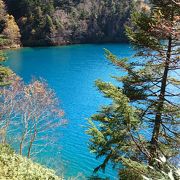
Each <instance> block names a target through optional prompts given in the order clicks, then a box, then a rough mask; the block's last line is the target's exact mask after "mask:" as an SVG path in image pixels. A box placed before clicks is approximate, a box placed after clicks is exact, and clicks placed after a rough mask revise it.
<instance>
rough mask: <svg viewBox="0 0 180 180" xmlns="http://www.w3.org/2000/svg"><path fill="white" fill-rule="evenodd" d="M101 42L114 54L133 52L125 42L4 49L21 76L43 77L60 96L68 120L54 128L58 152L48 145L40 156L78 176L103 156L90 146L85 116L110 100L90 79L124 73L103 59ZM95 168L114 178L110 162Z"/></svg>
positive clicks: (108, 78)
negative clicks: (58, 127)
mask: <svg viewBox="0 0 180 180" xmlns="http://www.w3.org/2000/svg"><path fill="white" fill-rule="evenodd" d="M103 48H107V49H109V50H110V51H112V52H113V53H114V54H116V55H118V57H127V56H131V55H132V53H133V50H132V49H131V47H130V45H129V44H101V45H94V44H91V45H88V44H87V45H72V46H61V47H49V48H23V49H19V50H9V51H7V53H8V57H9V59H8V61H7V64H8V66H9V67H11V68H12V69H13V70H14V71H15V72H16V73H17V74H18V75H19V76H21V77H22V78H23V79H24V81H25V82H29V81H30V80H31V78H32V77H37V78H38V77H42V78H43V79H46V80H47V82H48V84H49V86H50V87H51V88H53V89H54V91H55V92H56V94H57V96H58V98H59V99H60V101H61V108H63V109H64V111H65V117H66V119H67V120H68V125H67V126H66V127H63V128H60V129H59V130H58V132H57V133H60V134H61V138H60V139H59V145H60V146H61V153H60V154H57V153H55V150H54V153H53V150H52V151H51V153H48V152H47V153H44V154H42V155H41V156H40V157H41V158H42V159H44V160H45V159H50V158H51V157H52V158H53V160H52V161H53V162H54V161H55V160H57V164H58V162H59V168H62V167H63V172H65V176H66V177H69V176H76V175H77V174H78V173H82V174H83V175H84V176H86V177H88V176H90V175H92V171H93V168H95V167H96V166H97V165H98V164H99V163H100V162H101V160H96V159H95V156H94V155H93V154H91V153H90V152H89V150H88V136H87V135H86V134H85V131H86V129H87V128H86V127H87V118H89V117H90V116H91V115H92V114H94V113H96V112H97V111H98V109H100V106H101V105H104V104H107V103H110V102H109V101H108V100H107V99H105V98H104V97H103V96H102V94H101V93H100V92H98V90H97V88H96V87H95V85H94V81H95V80H96V79H102V80H104V81H108V82H114V80H113V79H112V78H111V75H121V74H122V72H121V71H120V70H118V69H116V67H114V66H113V65H112V64H111V63H109V62H108V61H107V60H106V59H105V57H104V50H103ZM42 159H41V160H42ZM42 161H43V160H42ZM53 162H51V163H50V164H51V165H52V164H53ZM98 174H99V176H100V177H109V178H110V179H112V180H115V179H118V178H117V175H116V172H115V171H114V170H112V168H111V166H110V165H109V166H108V167H107V169H106V172H105V173H102V172H100V173H98ZM79 179H81V178H79Z"/></svg>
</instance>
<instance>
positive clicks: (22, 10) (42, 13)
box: [4, 0, 133, 46]
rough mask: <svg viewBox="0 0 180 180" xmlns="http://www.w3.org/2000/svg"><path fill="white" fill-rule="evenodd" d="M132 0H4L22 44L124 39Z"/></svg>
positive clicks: (57, 43)
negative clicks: (16, 26) (125, 24)
mask: <svg viewBox="0 0 180 180" xmlns="http://www.w3.org/2000/svg"><path fill="white" fill-rule="evenodd" d="M132 1H133V0H5V1H4V2H5V3H6V8H7V10H8V13H9V14H11V15H13V16H14V18H15V20H16V22H17V24H18V26H19V28H20V33H21V41H22V44H23V45H25V46H42V45H61V44H71V43H89V42H96V43H99V42H123V41H126V38H125V35H124V23H126V22H127V19H128V17H129V14H130V7H131V6H132V4H133V3H132Z"/></svg>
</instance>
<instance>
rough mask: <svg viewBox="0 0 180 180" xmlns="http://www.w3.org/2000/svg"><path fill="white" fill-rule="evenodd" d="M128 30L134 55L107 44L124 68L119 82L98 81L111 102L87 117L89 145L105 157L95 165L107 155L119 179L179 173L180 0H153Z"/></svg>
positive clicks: (114, 60)
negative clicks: (123, 54) (118, 53)
mask: <svg viewBox="0 0 180 180" xmlns="http://www.w3.org/2000/svg"><path fill="white" fill-rule="evenodd" d="M126 33H127V36H128V38H129V40H130V42H131V44H132V45H133V47H134V48H135V50H136V54H135V55H134V56H133V58H134V59H133V60H131V61H129V59H127V58H124V59H118V58H117V57H116V56H115V55H113V54H112V53H111V52H109V51H108V50H106V56H107V59H109V60H110V61H111V62H112V63H113V64H115V65H116V66H117V67H118V68H120V70H123V71H125V72H126V75H125V76H122V77H115V78H116V80H117V81H118V82H120V85H119V86H115V85H113V84H111V83H106V82H102V81H101V80H98V81H96V85H97V87H98V89H99V90H100V91H101V92H102V93H103V94H104V96H105V97H106V98H110V99H111V100H112V104H110V105H108V106H104V107H103V108H102V109H101V110H100V112H99V113H98V114H95V115H93V116H92V118H91V119H90V120H89V123H90V126H89V129H88V131H87V133H88V134H89V135H90V136H91V139H90V150H91V151H92V152H93V153H95V154H96V155H97V158H99V157H104V161H103V163H102V164H100V165H99V166H98V167H97V168H96V169H95V171H98V170H100V169H102V170H105V167H106V165H107V163H109V162H110V161H111V162H112V163H113V164H114V167H115V168H117V169H118V171H119V176H120V177H121V179H126V180H128V179H129V180H131V179H133V180H135V179H138V180H139V179H143V178H144V179H148V178H150V179H171V177H173V178H174V179H179V178H180V177H179V176H178V173H177V169H176V166H177V164H178V158H179V145H180V134H179V133H180V128H179V124H180V121H179V120H180V117H179V114H180V104H179V100H180V79H179V76H180V74H179V73H180V72H179V69H180V64H179V63H180V4H179V1H177V0H151V1H150V4H149V5H148V6H147V5H146V6H144V8H143V9H142V10H141V11H139V12H137V11H134V12H133V13H132V15H131V26H127V27H126ZM121 84H122V86H121Z"/></svg>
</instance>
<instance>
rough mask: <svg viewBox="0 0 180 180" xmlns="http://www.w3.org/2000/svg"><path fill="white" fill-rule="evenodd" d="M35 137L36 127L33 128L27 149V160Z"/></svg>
mask: <svg viewBox="0 0 180 180" xmlns="http://www.w3.org/2000/svg"><path fill="white" fill-rule="evenodd" d="M36 135H37V130H36V126H35V129H34V133H33V135H32V137H31V141H30V144H29V148H28V154H27V157H28V158H30V156H31V148H32V145H33V142H34V140H35V138H36Z"/></svg>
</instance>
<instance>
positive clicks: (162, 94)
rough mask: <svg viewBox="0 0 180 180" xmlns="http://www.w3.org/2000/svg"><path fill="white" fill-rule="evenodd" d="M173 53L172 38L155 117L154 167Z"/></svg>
mask: <svg viewBox="0 0 180 180" xmlns="http://www.w3.org/2000/svg"><path fill="white" fill-rule="evenodd" d="M171 51H172V38H171V37H170V38H169V41H168V49H167V56H166V61H165V67H164V73H163V78H162V82H161V91H160V95H159V100H158V105H157V113H156V116H155V121H154V129H153V134H152V138H151V149H150V153H151V158H150V159H149V164H150V165H152V164H153V162H154V158H155V157H156V153H157V149H158V138H159V132H160V128H161V124H162V110H163V106H164V101H165V93H166V86H167V78H168V71H169V64H170V59H171Z"/></svg>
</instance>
